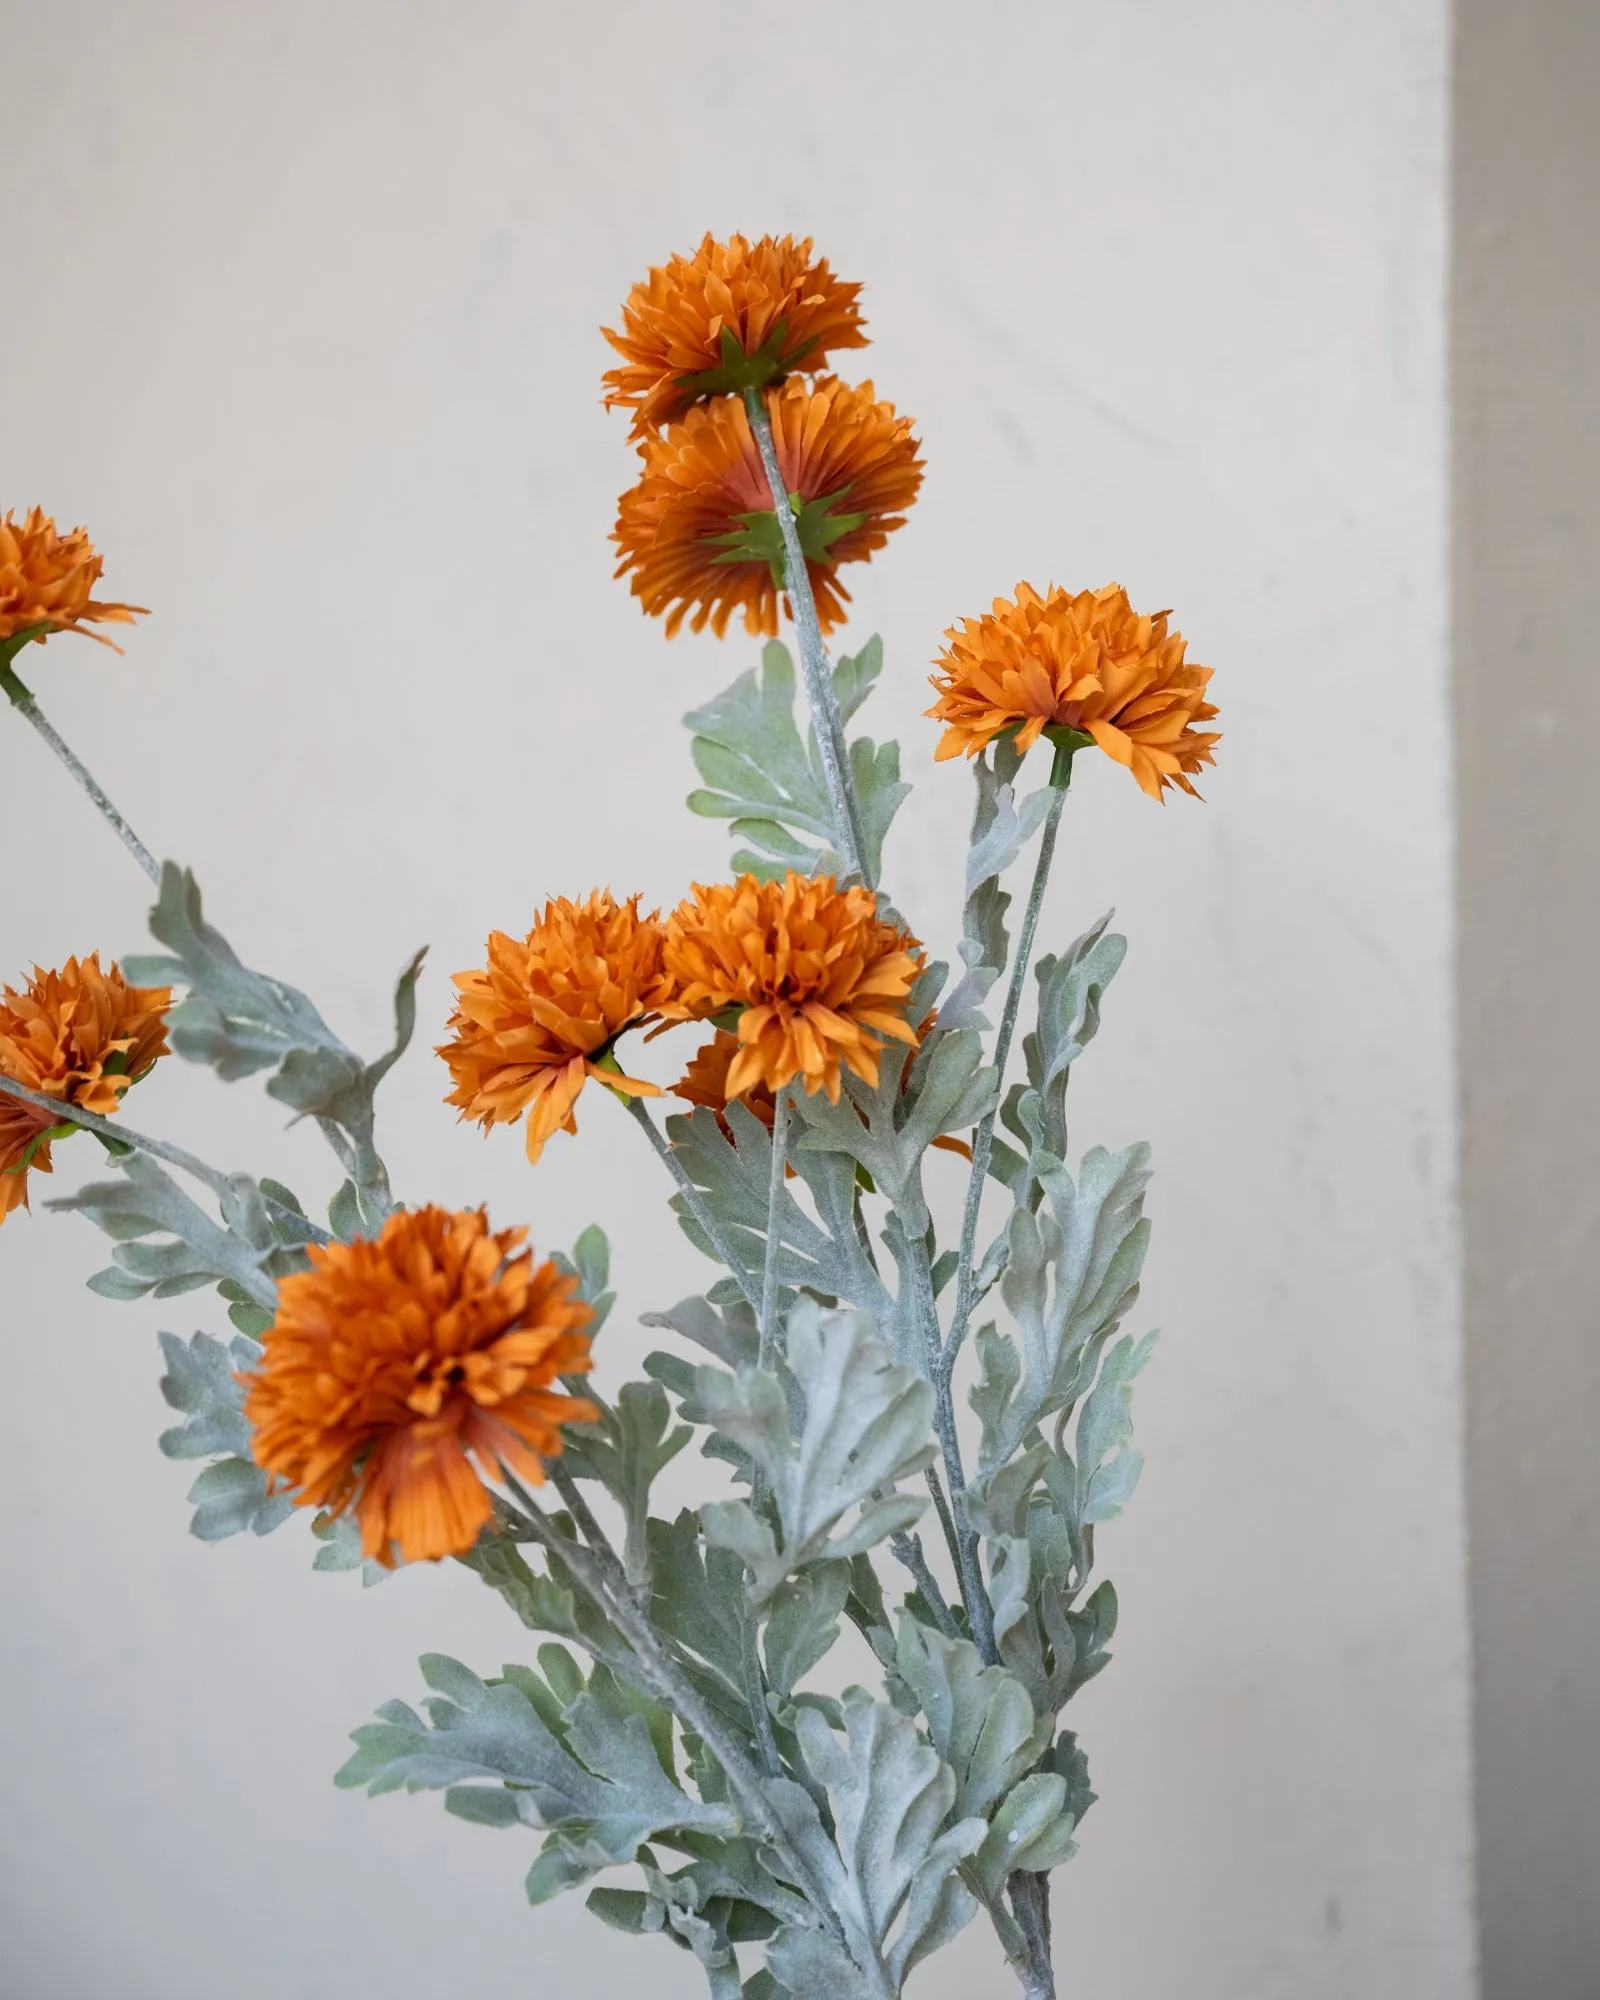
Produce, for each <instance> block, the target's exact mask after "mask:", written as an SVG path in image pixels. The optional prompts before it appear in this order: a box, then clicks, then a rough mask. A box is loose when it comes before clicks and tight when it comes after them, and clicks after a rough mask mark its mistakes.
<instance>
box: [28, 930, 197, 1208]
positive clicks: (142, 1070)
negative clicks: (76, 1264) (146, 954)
mask: <svg viewBox="0 0 1600 2000" xmlns="http://www.w3.org/2000/svg"><path fill="white" fill-rule="evenodd" d="M171 1004H172V988H171V987H170V986H130V985H129V984H128V982H127V981H126V980H125V979H124V978H123V976H122V973H121V972H120V970H119V969H118V968H117V967H116V966H115V965H113V966H112V968H111V970H110V971H109V972H103V971H102V970H101V969H100V954H99V953H98V952H91V953H90V954H89V956H88V957H87V958H85V959H82V960H79V959H76V958H69V959H68V960H67V962H66V964H65V965H64V966H62V967H61V969H60V971H59V972H46V971H44V970H43V969H42V968H41V967H39V966H35V967H34V969H33V977H32V979H30V980H29V981H28V983H27V985H26V986H25V987H23V988H22V990H21V991H20V992H18V991H16V990H15V989H14V988H12V987H10V986H7V987H5V988H3V989H0V1076H8V1077H10V1078H11V1080H12V1081H13V1082H14V1083H20V1084H22V1085H23V1086H24V1087H25V1088H26V1089H28V1090H35V1091H37V1092H39V1094H40V1095H41V1096H43V1097H54V1098H58V1099H59V1100H60V1101H61V1103H63V1104H72V1105H76V1106H77V1107H78V1108H79V1109H80V1110H83V1111H93V1112H95V1113H96V1114H97V1115H98V1116H99V1117H101V1118H109V1117H110V1116H111V1114H112V1113H113V1112H114V1111H115V1110H116V1108H117V1106H118V1105H119V1104H120V1103H121V1102H122V1098H123V1095H124V1093H125V1092H126V1091H127V1089H128V1087H129V1085H130V1084H135V1083H137V1082H138V1081H139V1079H140V1078H141V1077H142V1076H144V1075H145V1074H146V1073H147V1072H148V1071H149V1069H150V1067H151V1065H152V1064H153V1063H154V1062H155V1061H156V1059H157V1057H158V1056H164V1055H165V1054H166V1053H167V1023H166V1010H167V1008H168V1007H169V1006H170V1005H171ZM58 1122H61V1123H64V1122H66V1121H57V1120H55V1119H53V1118H52V1117H51V1116H50V1114H49V1112H47V1111H40V1110H38V1109H37V1108H36V1107H35V1106H34V1105H31V1104H24V1103H23V1101H22V1100H21V1098H19V1097H12V1096H10V1095H8V1094H7V1093H6V1092H4V1091H0V1222H4V1221H5V1219H6V1217H7V1215H9V1214H10V1212H11V1211H12V1209H14V1208H26V1207H27V1206H28V1175H29V1173H30V1172H37V1173H41V1174H47V1173H49V1172H50V1171H51V1167H50V1140H49V1139H48V1138H47V1137H46V1136H45V1135H46V1134H47V1133H51V1132H54V1131H55V1128H56V1125H57V1123H58ZM58 1136H64V1135H58Z"/></svg>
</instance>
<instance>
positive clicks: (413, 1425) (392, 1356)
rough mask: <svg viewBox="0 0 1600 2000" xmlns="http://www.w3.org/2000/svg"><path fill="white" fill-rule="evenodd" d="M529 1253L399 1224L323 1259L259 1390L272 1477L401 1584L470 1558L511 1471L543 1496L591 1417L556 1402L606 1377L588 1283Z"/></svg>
mask: <svg viewBox="0 0 1600 2000" xmlns="http://www.w3.org/2000/svg"><path fill="white" fill-rule="evenodd" d="M526 1235H527V1231H526V1230H524V1229H504V1230H501V1231H500V1232H499V1233H498V1234H497V1235H491V1233H490V1230H489V1223H488V1219H487V1217H486V1216H485V1215H484V1214H483V1211H482V1210H481V1209H468V1210H466V1211H465V1212H463V1213H458V1214H452V1213H451V1212H450V1210H449V1209H446V1208H421V1209H415V1210H412V1211H409V1212H407V1211H402V1212H401V1213H400V1214H398V1215H391V1216H390V1218H389V1220H388V1221H387V1222H386V1223H385V1224H384V1225H383V1231H382V1234H381V1235H379V1236H378V1237H377V1238H376V1239H375V1240H374V1241H371V1242H364V1243H330V1244H328V1245H327V1246H326V1247H325V1248H321V1249H312V1250H310V1251H308V1252H307V1255H308V1256H309V1257H310V1259H311V1268H310V1270H308V1271H297V1272H295V1273H294V1274H293V1275H292V1276H291V1277H287V1278H283V1279H281V1280H280V1281H279V1284H278V1316H277V1318H276V1319H275V1320H274V1321H273V1323H272V1325H271V1326H270V1327H269V1328H268V1329H267V1332H266V1335H265V1338H264V1341H263V1352H262V1356H261V1362H260V1365H259V1367H258V1368H257V1370H256V1372H255V1373H254V1374H253V1375H251V1376H248V1377H247V1378H245V1379H246V1382H247V1385H248V1386H247V1389H246V1394H245V1401H244V1413H245V1415H246V1417H247V1418H248V1419H249V1421H250V1424H251V1427H252V1429H253V1430H254V1433H255V1436H254V1439H253V1444H252V1449H253V1451H254V1453H255V1459H256V1463H257V1464H258V1465H259V1466H261V1467H262V1468H263V1470H264V1471H267V1472H269V1473H271V1474H272V1475H273V1476H274V1478H275V1479H277V1480H281V1481H283V1482H284V1483H285V1484H287V1485H290V1486H293V1487H295V1488H296V1489H297V1490H296V1492H295V1504H296V1505H297V1506H301V1507H323V1508H326V1509H327V1510H328V1511H329V1512H330V1513H333V1514H343V1513H346V1512H348V1511H349V1510H350V1509H351V1508H352V1507H353V1508H354V1509H355V1514H356V1519H357V1521H359V1523H360V1524H361V1547H362V1552H363V1553H364V1554H365V1555H368V1556H372V1557H375V1558H376V1559H377V1560H378V1561H379V1562H381V1563H383V1564H384V1565H385V1566H386V1567H389V1568H392V1567H393V1564H394V1545H395V1544H396V1543H398V1544H399V1548H400V1555H401V1559H402V1560H403V1561H405V1562H436V1561H438V1559H439V1558H440V1557H441V1556H450V1555H460V1554H462V1553H464V1552H465V1551H466V1550H467V1549H470V1548H471V1547H472V1545H473V1543H474V1542H475V1541H476V1540H477V1538H478V1530H479V1529H480V1528H481V1527H482V1526H483V1525H484V1523H485V1522H486V1521H487V1520H488V1519H489V1518H490V1516H491V1515H492V1513H493V1512H494V1502H493V1500H492V1499H491V1498H490V1496H489V1493H488V1491H487V1489H486V1486H485V1481H488V1480H495V1479H497V1478H498V1477H499V1476H500V1467H501V1466H502V1465H504V1466H506V1467H509V1468H510V1470H511V1471H512V1472H514V1473H516V1474H518V1475H519V1476H520V1477H522V1478H524V1479H527V1480H531V1481H533V1482H534V1483H535V1484H539V1483H542V1481H543V1479H544V1466H543V1464H542V1462H541V1461H542V1460H543V1459H546V1458H556V1457H559V1455H560V1452H561V1428H560V1427H561V1425H562V1424H574V1423H591V1422H593V1421H594V1419H595V1418H596V1417H597V1416H598V1415H599V1414H600V1413H599V1411H598V1410H597V1409H596V1408H595V1406H594V1404H593V1403H589V1402H585V1401H584V1400H583V1399H582V1398H581V1397H578V1396H568V1395H563V1394H562V1393H560V1391H558V1390H556V1389H554V1388H552V1387H551V1384H552V1383H554V1382H555V1380H556V1378H557V1377H558V1376H560V1375H585V1374H587V1373H588V1371H589V1368H590V1365H591V1364H590V1358H589V1336H588V1334H587V1333H586V1332H585V1331H584V1329H585V1328H586V1327H587V1326H588V1324H589V1322H590V1320H591V1319H592V1318H593V1314H592V1313H591V1311H590V1310H589V1308H588V1306H586V1305H585V1304H584V1302H583V1301H582V1299H580V1298H578V1297H576V1296H575V1294H576V1292H577V1287H578V1281H577V1279H576V1278H573V1277H569V1276H566V1275H564V1274H563V1273H562V1272H561V1271H560V1270H559V1269H558V1268H557V1267H556V1265H555V1264H554V1263H546V1264H541V1265H539V1266H538V1268H537V1269H535V1268H534V1262H533V1253H532V1251H530V1250H524V1251H522V1253H521V1255H520V1256H519V1255H517V1254H515V1253H516V1252H517V1250H518V1248H519V1246H520V1245H521V1243H522V1241H523V1238H524V1237H525V1236H526Z"/></svg>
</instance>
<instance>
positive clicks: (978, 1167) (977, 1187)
mask: <svg viewBox="0 0 1600 2000" xmlns="http://www.w3.org/2000/svg"><path fill="white" fill-rule="evenodd" d="M1063 764H1064V766H1065V769H1064V771H1063V770H1062V769H1061V766H1062V765H1063ZM1071 777H1072V761H1071V758H1070V757H1067V758H1064V759H1063V758H1061V757H1060V756H1059V755H1058V758H1057V769H1056V770H1055V771H1053V772H1052V773H1051V783H1052V785H1053V786H1054V796H1053V797H1052V798H1051V800H1050V808H1049V811H1048V812H1047V813H1046V814H1045V822H1044V834H1043V837H1042V838H1041V840H1040V842H1039V858H1038V860H1037V862H1036V863H1035V864H1034V870H1033V886H1032V887H1031V888H1030V889H1029V891H1028V906H1027V909H1026V910H1025V912H1024V913H1023V918H1022V930H1021V932H1020V934H1019V935H1018V938H1017V949H1016V953H1015V956H1014V958H1013V961H1012V966H1011V983H1010V985H1009V986H1008V987H1007V988H1006V1003H1005V1011H1004V1013H1003V1014H1002V1015H1001V1016H1000V1032H999V1034H998V1035H997V1036H996V1038H995V1045H994V1069H995V1100H994V1103H993V1104H992V1105H991V1106H990V1108H989V1110H988V1111H986V1112H985V1113H984V1115H983V1118H982V1119H981V1120H980V1121H979V1125H978V1130H977V1133H976V1135H975V1136H974V1138H973V1142H972V1178H971V1180H970V1181H969V1182H968V1183H967V1205H966V1210H965V1212H964V1213H963V1215H962V1218H961V1261H960V1263H959V1265H958V1266H957V1272H958V1277H957V1282H956V1306H955V1313H954V1315H953V1317H952V1319H951V1323H950V1337H949V1339H948V1340H947V1341H946V1342H945V1348H944V1356H943V1360H942V1363H941V1372H942V1373H943V1376H944V1379H945V1382H946V1383H947V1384H948V1382H949V1380H950V1376H951V1374H952V1372H953V1370H954V1368H955V1363H956V1356H957V1355H958V1354H959V1353H960V1351H961V1343H962V1342H963V1341H964V1340H965V1339H966V1337H967V1326H968V1322H969V1321H970V1320H971V1318H972V1309H973V1306H974V1305H975V1304H976V1303H977V1283H976V1276H977V1274H976V1271H975V1268H974V1265H975V1260H976V1252H977V1242H978V1213H979V1210H980V1209H981V1208H982V1206H983V1189H984V1183H985V1181H987V1179H988V1177H989V1160H990V1156H991V1154H992V1152H993V1149H994V1121H995V1117H996V1114H997V1113H998V1111H999V1109H1000V1105H1001V1102H1002V1101H1003V1099H1004V1096H1005V1087H1006V1063H1007V1061H1008V1059H1009V1058H1010V1055H1011V1042H1012V1038H1013V1036H1014V1035H1015V1034H1016V1030H1017V1015H1018V1012H1019V1011H1020V1009H1021V1006H1022V988H1023V983H1024V981H1025V979H1026V977H1027V971H1028V961H1029V959H1030V958H1031V957H1032V956H1033V940H1034V936H1035V934H1036V933H1037V931H1038V928H1039V912H1040V909H1041V908H1042V906H1043V904H1044V892H1045V885H1046V883H1047V882H1048V881H1049V879H1050V864H1051V862H1052V860H1053V859H1054V858H1055V851H1056V835H1057V833H1058V831H1059V830H1060V826H1061V809H1062V807H1063V806H1064V805H1065V804H1066V800H1067V786H1068V784H1069V783H1070V781H1071Z"/></svg>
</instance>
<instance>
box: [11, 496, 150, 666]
mask: <svg viewBox="0 0 1600 2000" xmlns="http://www.w3.org/2000/svg"><path fill="white" fill-rule="evenodd" d="M104 567H105V564H104V562H103V560H102V558H101V557H99V556H97V555H96V554H95V552H94V548H93V546H92V545H91V543H90V541H89V537H88V535H87V534H86V533H85V531H84V530H83V529H82V528H74V529H73V531H72V533H71V534H70V535H61V534H57V532H56V524H55V522H54V521H52V520H51V518H50V516H49V515H48V514H46V513H45V512H43V510H42V509H40V508H38V507H35V508H34V509H33V510H32V512H31V513H29V514H28V515H27V516H26V517H25V518H24V519H23V520H21V521H19V520H18V519H17V518H16V516H15V515H14V514H12V513H9V512H8V513H6V514H5V515H4V516H3V517H0V646H3V645H4V643H5V641H6V640H7V639H15V638H16V637H17V635H18V634H19V633H22V632H32V633H34V634H35V636H37V637H38V638H40V639H47V638H48V637H49V636H50V634H51V633H52V632H82V633H83V634H84V636H85V638H89V639H98V640H99V642H100V644H101V645H102V646H111V645H112V642H111V640H109V639H108V638H107V637H106V636H105V634H104V633H103V632H91V631H90V630H89V629H88V628H89V626H90V625H91V624H112V625H127V624H131V623H132V621H133V620H134V618H136V617H143V616H144V606H143V605H142V604H104V603H101V602H100V601H99V600H98V599H96V598H95V597H93V596H92V595H91V594H90V593H91V592H92V591H93V589H94V587H95V585H96V584H97V583H98V582H99V581H100V572H101V570H102V569H103V568H104ZM112 650H113V651H114V652H120V651H121V648H120V647H117V646H113V647H112Z"/></svg>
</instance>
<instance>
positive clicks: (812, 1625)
mask: <svg viewBox="0 0 1600 2000" xmlns="http://www.w3.org/2000/svg"><path fill="white" fill-rule="evenodd" d="M850 1584H851V1574H850V1564H849V1563H848V1562H846V1561H838V1562H821V1563H816V1564H814V1565H813V1566H812V1568H810V1569H808V1570H807V1571H806V1572H805V1573H804V1574H803V1575H801V1576H795V1577H790V1578H789V1580H788V1581H787V1582H786V1583H782V1584H780V1585H779V1586H778V1588H777V1590H776V1591H775V1592H774V1593H773V1597H772V1603H771V1605H770V1607H769V1608H768V1612H767V1624H766V1630H765V1632H764V1633H763V1635H762V1652H763V1653H764V1655H765V1657H766V1667H767V1681H768V1684H769V1685H770V1687H771V1689H772V1691H773V1693H774V1694H776V1695H780V1696H783V1697H784V1698H785V1699H787V1697H788V1696H790V1695H791V1694H793V1692H794V1690H795V1687H796V1686H797V1685H798V1683H799V1682H800V1681H801V1679H803V1677H804V1676H805V1675H806V1674H808V1673H810V1671H811V1669H812V1668H813V1667H814V1666H815V1665H816V1664H817V1662H818V1661H819V1660H820V1659H822V1657H823V1656H824V1655H825V1654H826V1653H827V1652H828V1651H829V1650H830V1649H831V1648H832V1646H833V1643H834V1641H835V1640H836V1639H837V1638H838V1636H839V1615H840V1613H841V1612H842V1611H843V1610H844V1607H845V1600H846V1599H847V1598H848V1597H849V1595H850Z"/></svg>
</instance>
